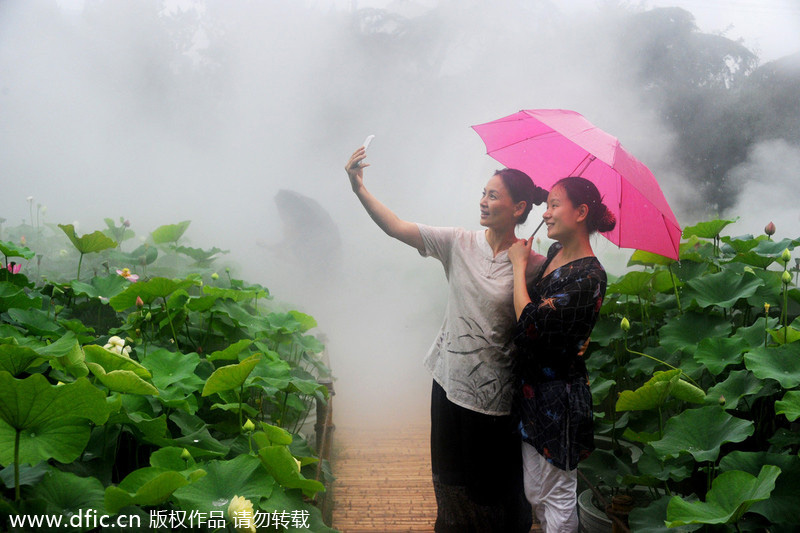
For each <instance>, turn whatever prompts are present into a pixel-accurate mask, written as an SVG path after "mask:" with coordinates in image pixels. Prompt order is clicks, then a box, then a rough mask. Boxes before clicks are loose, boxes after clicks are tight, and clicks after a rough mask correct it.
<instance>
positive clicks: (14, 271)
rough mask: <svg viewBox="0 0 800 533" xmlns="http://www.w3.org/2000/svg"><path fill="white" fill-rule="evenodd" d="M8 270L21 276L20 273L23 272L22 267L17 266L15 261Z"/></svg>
mask: <svg viewBox="0 0 800 533" xmlns="http://www.w3.org/2000/svg"><path fill="white" fill-rule="evenodd" d="M6 268H7V269H8V271H9V272H11V273H12V274H19V271H20V270H22V265H18V264H16V263H15V262H14V261H11V262H10V263H9V264H8V265H7V266H6Z"/></svg>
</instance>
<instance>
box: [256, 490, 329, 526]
mask: <svg viewBox="0 0 800 533" xmlns="http://www.w3.org/2000/svg"><path fill="white" fill-rule="evenodd" d="M259 507H260V508H261V510H262V511H263V512H265V513H274V512H277V513H281V512H283V511H284V510H285V509H292V511H295V510H297V511H300V512H304V513H307V515H306V516H307V517H308V520H306V522H305V525H304V526H303V527H292V525H291V524H290V527H289V529H288V530H287V531H289V532H291V533H301V532H303V531H313V532H314V533H338V531H337V530H335V529H331V528H330V527H328V526H327V524H325V521H324V520H323V518H322V512H321V511H320V508H319V507H317V506H315V505H314V504H313V502H310V501H306V500H305V499H303V498H302V497H300V496H298V495H297V494H296V493H295V491H291V490H283V488H282V487H280V486H276V487H275V490H274V491H272V494H271V495H270V497H269V498H266V499H264V500H261V503H260V504H259ZM305 526H307V527H305Z"/></svg>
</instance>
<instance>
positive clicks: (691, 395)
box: [616, 370, 705, 411]
mask: <svg viewBox="0 0 800 533" xmlns="http://www.w3.org/2000/svg"><path fill="white" fill-rule="evenodd" d="M680 376H681V371H680V370H669V371H667V372H656V373H655V374H654V375H653V377H652V378H650V380H648V381H647V383H645V384H644V385H642V386H641V387H639V388H638V389H636V390H634V391H630V390H626V391H622V393H620V395H619V399H618V400H617V405H616V410H617V411H645V410H648V409H656V408H657V407H659V406H661V405H663V404H664V402H666V400H667V399H668V398H669V397H670V396H673V397H676V398H678V399H680V400H683V401H688V402H692V403H703V401H704V400H705V393H704V392H703V391H702V390H700V389H698V388H697V387H695V386H694V385H691V384H689V383H687V382H686V381H683V380H682V379H680Z"/></svg>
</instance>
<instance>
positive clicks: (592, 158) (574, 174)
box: [569, 152, 597, 176]
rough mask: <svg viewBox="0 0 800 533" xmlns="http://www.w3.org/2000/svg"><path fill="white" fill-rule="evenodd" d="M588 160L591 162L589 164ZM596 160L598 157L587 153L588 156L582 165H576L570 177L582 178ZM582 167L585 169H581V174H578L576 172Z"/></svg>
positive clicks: (582, 160)
mask: <svg viewBox="0 0 800 533" xmlns="http://www.w3.org/2000/svg"><path fill="white" fill-rule="evenodd" d="M587 159H588V160H589V161H588V162H587V161H586V160H587ZM595 159H597V157H596V156H594V155H592V154H591V153H589V152H586V156H584V158H583V159H581V162H580V163H578V164H577V165H575V168H573V169H572V172H570V174H569V175H570V176H581V175H582V174H583V173H584V171H586V169H587V168H589V165H591V164H592V163H593V162H594V160H595ZM584 162H586V164H585V165H584ZM581 165H583V168H582V169H581V171H580V172H577V173H576V171H577V170H578V167H580V166H581Z"/></svg>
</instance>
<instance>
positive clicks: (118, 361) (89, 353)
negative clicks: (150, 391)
mask: <svg viewBox="0 0 800 533" xmlns="http://www.w3.org/2000/svg"><path fill="white" fill-rule="evenodd" d="M83 353H84V354H86V362H87V363H96V364H98V365H100V366H101V367H102V368H103V370H105V371H106V372H112V371H114V370H130V371H131V372H133V373H134V374H136V375H137V376H139V377H140V378H144V379H150V378H152V377H153V376H152V375H151V374H150V371H149V370H147V368H145V367H144V366H142V365H141V364H140V363H138V362H136V361H134V360H133V359H131V358H130V357H127V356H125V355H121V354H118V353H116V352H112V351H110V350H106V349H105V348H103V347H102V346H98V345H96V344H87V345H86V346H84V347H83Z"/></svg>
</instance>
